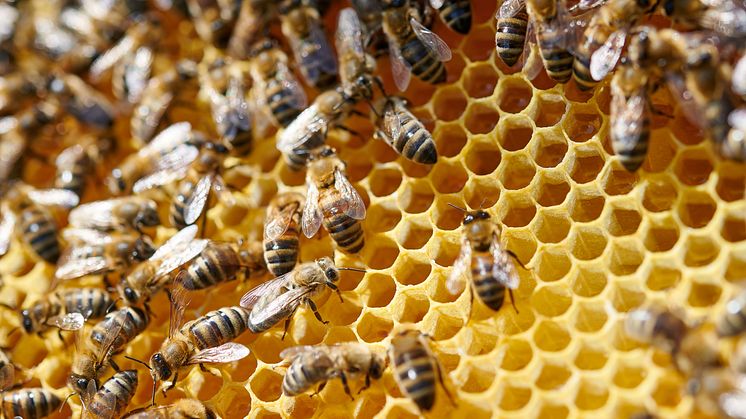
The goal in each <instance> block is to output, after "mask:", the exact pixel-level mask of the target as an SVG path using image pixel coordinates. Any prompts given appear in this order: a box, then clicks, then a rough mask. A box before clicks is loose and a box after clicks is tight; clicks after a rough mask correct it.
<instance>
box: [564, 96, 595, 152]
mask: <svg viewBox="0 0 746 419" xmlns="http://www.w3.org/2000/svg"><path fill="white" fill-rule="evenodd" d="M602 122H603V119H602V118H601V114H599V113H598V110H597V109H596V107H595V106H593V105H588V104H580V103H573V104H572V105H571V106H570V110H569V111H568V112H567V115H566V116H565V119H564V120H563V121H562V128H564V130H565V132H566V133H567V137H568V138H569V139H570V140H572V141H575V142H576V143H582V142H585V141H588V140H590V139H591V138H593V136H594V135H596V133H597V132H598V130H599V129H600V128H601V123H602Z"/></svg>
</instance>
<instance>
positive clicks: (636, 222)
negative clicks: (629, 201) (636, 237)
mask: <svg viewBox="0 0 746 419" xmlns="http://www.w3.org/2000/svg"><path fill="white" fill-rule="evenodd" d="M641 221H642V216H641V215H640V213H639V212H638V211H637V209H636V208H635V207H634V206H632V207H630V208H624V207H622V206H621V205H619V206H617V205H613V206H612V208H611V212H610V213H609V216H608V218H607V220H606V229H607V230H608V231H609V233H611V234H612V235H614V236H627V235H630V234H633V233H635V232H636V231H637V228H638V227H639V226H640V222H641Z"/></svg>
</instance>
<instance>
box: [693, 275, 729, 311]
mask: <svg viewBox="0 0 746 419" xmlns="http://www.w3.org/2000/svg"><path fill="white" fill-rule="evenodd" d="M722 294H723V289H722V288H720V287H719V286H718V285H717V284H708V283H706V282H698V281H692V286H691V288H690V289H689V298H688V299H687V301H688V302H689V305H690V306H691V307H712V306H714V305H715V304H716V303H717V302H718V300H719V299H720V296H721V295H722Z"/></svg>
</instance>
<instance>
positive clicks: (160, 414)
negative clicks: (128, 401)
mask: <svg viewBox="0 0 746 419" xmlns="http://www.w3.org/2000/svg"><path fill="white" fill-rule="evenodd" d="M216 418H217V415H216V414H215V412H213V411H212V409H210V408H209V407H207V406H205V404H204V403H202V402H201V401H199V400H197V399H179V400H177V401H176V403H174V404H172V405H168V406H161V407H156V408H153V409H151V410H148V411H145V412H139V413H135V414H133V415H130V416H127V419H216Z"/></svg>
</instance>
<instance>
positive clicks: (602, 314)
mask: <svg viewBox="0 0 746 419" xmlns="http://www.w3.org/2000/svg"><path fill="white" fill-rule="evenodd" d="M607 320H608V315H607V314H606V310H605V309H604V308H603V307H599V306H596V305H595V304H593V303H588V302H583V303H581V304H580V305H579V307H578V310H577V311H576V312H575V323H574V324H575V330H577V331H579V332H583V333H596V332H598V331H599V330H601V329H602V328H603V327H604V325H605V324H606V321H607Z"/></svg>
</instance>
